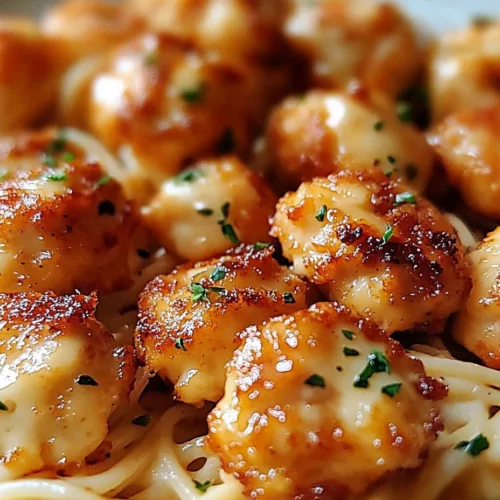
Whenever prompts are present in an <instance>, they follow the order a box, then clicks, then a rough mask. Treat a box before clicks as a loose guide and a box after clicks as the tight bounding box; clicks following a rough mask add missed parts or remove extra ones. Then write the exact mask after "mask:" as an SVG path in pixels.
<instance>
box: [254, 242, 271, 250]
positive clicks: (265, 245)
mask: <svg viewBox="0 0 500 500" xmlns="http://www.w3.org/2000/svg"><path fill="white" fill-rule="evenodd" d="M270 246H271V243H255V245H254V246H253V249H254V250H264V248H269V247H270Z"/></svg>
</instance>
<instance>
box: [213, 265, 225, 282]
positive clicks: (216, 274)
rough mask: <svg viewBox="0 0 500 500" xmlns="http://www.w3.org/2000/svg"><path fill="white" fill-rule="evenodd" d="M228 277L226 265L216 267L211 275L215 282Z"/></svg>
mask: <svg viewBox="0 0 500 500" xmlns="http://www.w3.org/2000/svg"><path fill="white" fill-rule="evenodd" d="M225 277H226V268H225V267H216V268H215V269H214V270H213V271H212V274H211V275H210V279H211V280H212V281H213V282H214V283H215V282H216V281H219V280H222V279H224V278H225Z"/></svg>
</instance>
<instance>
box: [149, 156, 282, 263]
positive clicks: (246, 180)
mask: <svg viewBox="0 0 500 500" xmlns="http://www.w3.org/2000/svg"><path fill="white" fill-rule="evenodd" d="M276 202H277V196H276V195H275V194H274V193H273V191H272V190H271V189H270V188H269V187H268V186H267V183H266V181H265V180H264V179H263V178H262V177H261V176H260V175H259V174H257V173H255V172H253V171H252V170H250V169H249V168H247V167H245V165H243V163H241V162H240V161H239V160H238V159H237V158H236V157H223V158H221V159H217V160H210V161H209V160H207V161H201V162H199V163H197V164H195V165H194V166H193V167H192V168H189V169H187V170H184V171H183V172H181V173H180V174H179V175H178V176H177V177H174V178H173V179H171V180H168V181H166V182H165V183H164V184H163V185H162V189H161V191H160V192H159V193H158V194H157V195H156V197H155V198H153V200H152V201H151V203H150V204H149V205H148V206H146V207H144V209H143V216H144V221H145V224H146V225H148V227H149V228H150V229H151V231H152V232H153V233H154V234H155V235H156V237H157V238H158V240H159V241H160V242H161V243H162V244H163V245H164V246H165V247H166V248H167V249H168V250H170V251H171V252H173V253H174V254H176V255H177V256H179V257H180V258H182V259H184V260H190V261H195V262H196V261H199V260H205V259H210V258H212V257H216V256H217V255H220V254H222V253H224V251H225V250H227V249H229V248H231V247H234V246H237V245H238V244H239V243H240V242H243V243H257V242H266V241H270V237H269V235H268V233H269V219H270V218H271V217H272V215H273V214H274V210H275V207H276Z"/></svg>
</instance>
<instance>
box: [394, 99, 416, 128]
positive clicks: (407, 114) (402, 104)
mask: <svg viewBox="0 0 500 500" xmlns="http://www.w3.org/2000/svg"><path fill="white" fill-rule="evenodd" d="M396 111H397V114H398V118H399V121H401V122H403V123H409V122H411V121H413V113H412V110H411V104H410V103H409V102H408V101H399V102H398V104H397V106H396Z"/></svg>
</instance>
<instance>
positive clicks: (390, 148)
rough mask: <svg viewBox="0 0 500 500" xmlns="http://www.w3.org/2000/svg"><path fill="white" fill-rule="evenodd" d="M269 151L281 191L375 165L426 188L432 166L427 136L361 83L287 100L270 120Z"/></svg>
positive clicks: (269, 163) (269, 162)
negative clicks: (339, 89)
mask: <svg viewBox="0 0 500 500" xmlns="http://www.w3.org/2000/svg"><path fill="white" fill-rule="evenodd" d="M265 157H266V159H265V162H266V163H267V167H266V170H267V173H268V175H269V176H270V177H271V178H272V179H273V183H274V184H275V185H276V186H278V187H279V188H280V190H281V191H284V190H286V189H296V188H297V187H298V185H299V184H300V183H301V182H302V181H304V180H309V179H312V178H314V177H323V176H326V175H328V174H331V173H333V172H336V171H338V170H341V169H350V170H352V169H366V168H371V167H373V166H377V167H378V168H380V169H381V170H382V171H383V172H385V173H387V174H389V173H391V172H394V173H396V174H398V175H400V176H401V177H403V178H404V179H405V180H406V181H407V182H408V184H409V185H411V186H412V188H414V189H416V190H418V191H423V190H424V188H425V186H426V185H427V182H428V181H429V178H430V176H431V175H432V166H433V153H432V150H431V148H430V147H429V145H428V144H427V143H426V141H425V137H424V136H423V135H422V134H421V133H420V132H419V131H418V130H417V129H416V128H415V127H414V126H413V125H412V124H410V123H403V122H402V121H401V120H400V119H399V118H398V115H397V113H396V106H395V105H394V103H392V102H391V101H388V100H387V99H386V98H385V97H384V96H382V95H380V94H374V93H367V92H366V90H364V89H363V88H361V87H353V88H352V89H351V92H349V93H345V94H343V93H335V92H319V91H314V92H310V93H308V94H306V95H305V96H303V97H294V98H289V99H287V100H285V101H284V102H283V103H282V104H280V105H279V106H277V107H276V108H275V109H274V111H273V113H272V115H271V118H270V120H269V124H268V128H267V133H266V152H265Z"/></svg>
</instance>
